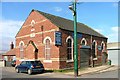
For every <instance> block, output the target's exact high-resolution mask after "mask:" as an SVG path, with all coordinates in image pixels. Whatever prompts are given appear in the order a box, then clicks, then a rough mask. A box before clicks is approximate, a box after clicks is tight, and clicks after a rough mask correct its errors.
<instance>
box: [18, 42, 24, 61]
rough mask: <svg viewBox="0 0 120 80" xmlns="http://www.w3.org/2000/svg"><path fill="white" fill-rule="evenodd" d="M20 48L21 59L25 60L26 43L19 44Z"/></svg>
mask: <svg viewBox="0 0 120 80" xmlns="http://www.w3.org/2000/svg"><path fill="white" fill-rule="evenodd" d="M19 47H20V58H21V59H23V58H24V42H23V41H21V42H20V44H19Z"/></svg>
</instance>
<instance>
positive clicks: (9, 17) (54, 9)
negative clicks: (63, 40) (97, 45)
mask: <svg viewBox="0 0 120 80" xmlns="http://www.w3.org/2000/svg"><path fill="white" fill-rule="evenodd" d="M70 4H71V3H70V2H2V3H0V9H1V10H2V11H1V12H2V13H0V15H1V16H0V26H1V27H0V44H2V46H0V51H1V50H3V51H4V50H5V51H6V50H9V45H10V42H11V41H14V40H15V35H16V34H17V32H18V31H19V29H20V27H21V25H22V24H23V22H24V21H25V19H26V18H27V17H28V15H29V13H30V12H31V10H32V9H36V10H40V11H43V12H47V13H51V14H54V15H57V16H61V17H64V18H67V19H71V20H72V19H73V16H72V12H71V11H70V10H69V9H68V6H69V5H70ZM77 21H78V22H81V23H84V24H86V25H88V26H89V27H91V28H93V29H94V30H96V31H98V32H100V33H101V34H103V35H105V36H106V37H108V42H117V41H118V3H117V2H83V3H80V4H78V5H77ZM1 41H2V42H1Z"/></svg>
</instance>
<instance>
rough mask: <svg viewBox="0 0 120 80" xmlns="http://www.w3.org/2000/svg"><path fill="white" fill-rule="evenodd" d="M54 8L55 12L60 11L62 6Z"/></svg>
mask: <svg viewBox="0 0 120 80" xmlns="http://www.w3.org/2000/svg"><path fill="white" fill-rule="evenodd" d="M54 10H55V11H56V12H61V11H62V8H61V7H54Z"/></svg>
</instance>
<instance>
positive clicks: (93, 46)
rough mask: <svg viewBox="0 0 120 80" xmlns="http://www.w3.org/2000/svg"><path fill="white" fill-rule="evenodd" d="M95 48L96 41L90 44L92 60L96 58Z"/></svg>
mask: <svg viewBox="0 0 120 80" xmlns="http://www.w3.org/2000/svg"><path fill="white" fill-rule="evenodd" d="M96 46H97V43H96V41H95V40H94V41H93V43H92V55H93V58H96V57H97V51H96Z"/></svg>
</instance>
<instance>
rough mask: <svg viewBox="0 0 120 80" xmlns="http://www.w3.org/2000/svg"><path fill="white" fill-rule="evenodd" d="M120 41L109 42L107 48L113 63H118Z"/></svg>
mask: <svg viewBox="0 0 120 80" xmlns="http://www.w3.org/2000/svg"><path fill="white" fill-rule="evenodd" d="M119 45H120V42H113V43H108V44H107V50H108V59H110V60H111V61H112V65H118V63H119V62H118V61H119V60H118V59H119V58H118V56H119V54H118V53H119V51H120V46H119Z"/></svg>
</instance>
